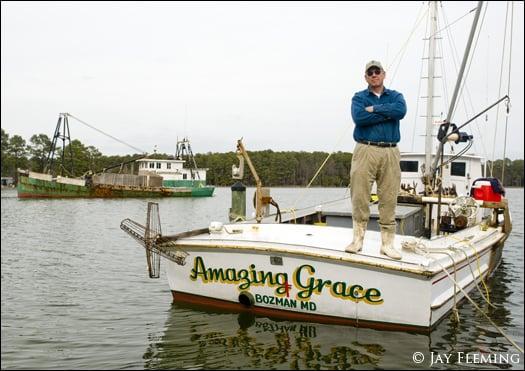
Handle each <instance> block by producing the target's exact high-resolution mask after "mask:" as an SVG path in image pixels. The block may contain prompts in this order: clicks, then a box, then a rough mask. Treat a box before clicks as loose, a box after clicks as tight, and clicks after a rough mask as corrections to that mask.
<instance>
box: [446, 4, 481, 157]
mask: <svg viewBox="0 0 525 371" xmlns="http://www.w3.org/2000/svg"><path fill="white" fill-rule="evenodd" d="M487 6H488V5H487ZM485 11H486V9H485ZM442 13H443V19H444V21H445V23H446V21H447V16H446V14H445V9H444V8H442ZM447 36H448V37H447V39H448V41H449V44H450V50H451V51H452V53H451V54H452V61H453V63H454V68H455V71H456V73H458V59H459V56H458V51H457V47H456V44H455V43H454V38H453V37H452V34H451V33H450V31H449V30H447ZM444 71H445V67H444V66H443V75H445V72H444ZM487 81H488V79H487ZM444 88H445V90H446V84H445V85H444ZM465 91H466V96H467V97H468V100H469V103H470V109H471V110H472V112H474V104H473V103H472V95H471V94H470V90H469V88H468V85H467V84H466V82H465ZM445 99H446V100H445V101H448V98H445ZM462 101H463V107H464V108H465V113H466V115H467V116H469V115H470V113H469V112H468V107H467V103H466V101H465V99H464V98H463V97H462ZM474 122H475V124H476V129H477V131H478V135H479V137H480V138H483V135H482V134H481V129H480V128H479V122H478V121H477V119H476V120H474ZM480 143H481V147H482V150H483V155H484V157H485V158H488V152H487V149H486V147H485V143H484V142H483V140H481V141H480Z"/></svg>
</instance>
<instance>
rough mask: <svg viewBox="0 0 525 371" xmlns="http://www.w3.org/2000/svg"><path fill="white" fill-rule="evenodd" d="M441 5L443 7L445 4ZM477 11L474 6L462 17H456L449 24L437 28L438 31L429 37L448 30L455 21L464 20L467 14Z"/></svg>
mask: <svg viewBox="0 0 525 371" xmlns="http://www.w3.org/2000/svg"><path fill="white" fill-rule="evenodd" d="M441 7H443V5H441ZM475 11H476V8H473V9H471V10H469V11H468V12H467V13H466V14H464V15H462V16H461V17H459V18H458V19H456V20H455V21H454V22H452V23H450V24H448V25H447V26H445V27H443V28H442V29H440V30H437V31H436V33H435V34H434V35H430V36H429V38H430V37H432V36H435V35H438V34H439V33H440V32H441V31H443V30H446V29H447V28H449V27H450V26H452V25H453V24H454V23H457V22H459V21H460V20H462V19H463V18H465V17H466V16H467V15H469V14H470V13H473V12H475ZM445 24H446V23H445Z"/></svg>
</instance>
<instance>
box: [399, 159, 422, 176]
mask: <svg viewBox="0 0 525 371" xmlns="http://www.w3.org/2000/svg"><path fill="white" fill-rule="evenodd" d="M418 165H419V163H418V161H405V160H404V161H399V166H400V167H401V171H405V172H407V173H417V171H418Z"/></svg>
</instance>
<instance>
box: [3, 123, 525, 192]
mask: <svg viewBox="0 0 525 371" xmlns="http://www.w3.org/2000/svg"><path fill="white" fill-rule="evenodd" d="M1 131H2V143H1V147H2V159H1V165H2V177H13V178H15V180H16V169H17V168H21V169H30V170H32V171H36V172H44V171H48V170H50V169H49V166H48V167H47V168H46V163H47V160H48V154H49V151H50V148H51V144H52V143H51V142H52V141H51V139H50V138H49V137H48V136H47V135H46V134H35V135H33V136H31V138H30V139H29V142H26V141H25V139H24V138H22V137H21V136H19V135H13V136H9V134H7V133H6V132H5V131H4V129H1ZM59 144H60V145H61V143H59ZM62 151H63V150H62V148H58V149H57V151H56V153H55V155H54V169H53V170H54V171H53V172H54V173H62V174H63V175H67V176H71V177H78V176H82V175H84V174H85V173H86V172H88V171H93V172H101V171H103V170H104V169H107V168H110V167H112V166H115V167H114V168H112V170H108V171H114V172H116V171H121V170H124V169H123V168H122V167H119V166H118V165H119V164H122V163H126V162H130V161H132V160H134V159H138V158H142V157H143V155H142V154H139V153H137V154H132V155H125V156H106V155H103V154H102V153H101V152H100V151H99V150H98V149H97V148H95V147H94V146H86V145H84V144H83V143H81V142H80V141H79V140H76V139H75V140H72V141H71V143H70V144H69V143H68V144H67V146H66V147H65V148H64V153H62ZM70 154H71V155H72V156H71V157H72V161H71V160H70ZM62 155H63V157H64V166H63V167H62ZM328 155H329V154H328V153H326V152H304V151H300V152H297V151H272V150H264V151H253V152H252V151H249V156H250V159H251V161H252V163H253V165H254V166H255V169H256V170H257V174H258V175H259V178H260V179H261V180H262V182H263V185H264V186H269V187H275V186H306V185H307V184H308V183H309V182H310V181H311V180H312V178H313V177H314V175H315V174H316V173H317V171H318V170H319V168H320V167H321V165H322V164H323V162H324V161H325V160H326V158H327V157H328ZM149 158H158V159H166V158H172V156H171V155H169V154H165V153H156V154H154V155H152V156H149ZM195 161H196V163H197V165H198V166H199V167H201V168H208V172H207V175H206V177H207V183H208V184H212V185H216V186H229V185H231V184H232V183H233V182H234V180H233V179H232V165H233V164H235V165H238V164H239V160H238V158H237V155H236V153H235V152H226V153H217V152H213V153H212V152H208V153H197V154H195ZM351 162H352V154H351V153H349V152H334V153H333V154H332V155H331V156H330V158H329V159H328V161H327V162H326V164H325V165H324V166H323V169H322V170H321V171H320V172H319V174H318V176H317V177H316V179H315V181H314V182H313V183H312V186H322V187H346V186H347V185H348V182H349V177H350V166H351ZM491 165H492V164H491V162H490V161H488V163H487V169H490V168H491ZM503 166H505V173H504V174H505V176H504V185H505V186H520V187H523V185H524V179H523V178H524V174H523V160H510V159H505V161H503V160H497V161H494V166H493V174H495V175H496V176H498V177H499V178H500V179H501V173H502V170H503ZM125 171H126V172H133V173H135V174H136V173H137V171H138V169H137V167H136V166H134V165H133V163H130V164H128V165H126V169H125ZM242 182H243V183H244V184H246V185H248V186H253V185H255V180H254V178H253V176H252V174H251V173H250V170H249V167H248V165H247V164H246V163H245V166H244V178H243V180H242Z"/></svg>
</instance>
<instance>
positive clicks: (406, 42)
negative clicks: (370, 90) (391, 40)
mask: <svg viewBox="0 0 525 371" xmlns="http://www.w3.org/2000/svg"><path fill="white" fill-rule="evenodd" d="M421 9H423V5H422V6H421V8H420V10H419V12H420V13H421ZM427 13H428V8H427V9H426V11H425V12H424V13H423V14H422V15H421V16H419V15H418V16H419V19H417V17H416V22H415V24H414V27H413V28H412V31H410V34H409V35H408V38H407V40H406V41H405V43H404V44H403V45H402V46H401V48H400V49H399V51H398V52H397V54H396V56H395V57H394V59H392V65H393V64H394V62H395V61H396V59H397V58H398V56H399V55H400V54H401V57H400V58H399V61H398V62H397V65H396V67H395V69H394V73H393V74H392V78H391V80H390V85H391V86H393V85H394V80H395V77H396V74H397V70H398V69H399V66H400V65H401V61H402V60H403V58H402V56H403V55H404V54H405V52H406V49H407V46H408V43H409V41H410V39H411V38H412V35H413V34H414V32H415V31H416V29H417V28H418V27H419V24H420V23H421V21H422V20H423V18H426V14H427ZM387 69H390V66H387Z"/></svg>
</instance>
